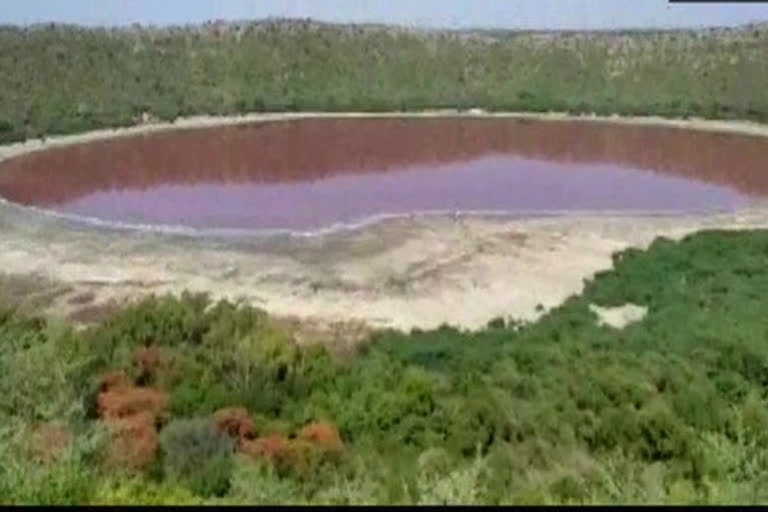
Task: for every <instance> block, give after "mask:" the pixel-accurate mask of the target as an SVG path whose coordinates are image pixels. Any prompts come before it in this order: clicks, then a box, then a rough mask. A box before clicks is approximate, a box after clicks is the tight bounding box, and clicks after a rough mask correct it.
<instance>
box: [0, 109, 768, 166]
mask: <svg viewBox="0 0 768 512" xmlns="http://www.w3.org/2000/svg"><path fill="white" fill-rule="evenodd" d="M440 117H442V118H451V117H460V118H481V119H499V118H502V119H525V120H536V121H586V122H602V123H616V124H632V125H648V126H661V127H675V128H685V129H691V130H703V131H713V132H722V133H735V134H742V135H757V136H764V137H765V136H768V125H767V124H761V123H756V122H752V121H728V120H710V119H700V118H689V119H674V118H664V117H657V116H647V117H625V116H618V115H613V116H598V115H594V114H587V115H572V114H566V113H561V112H546V113H537V112H488V111H484V110H481V109H469V110H461V111H460V110H430V111H421V112H289V113H286V112H279V113H250V114H243V115H237V116H191V117H184V118H179V119H177V120H176V121H175V122H172V123H170V122H149V123H142V124H137V125H134V126H129V127H122V128H113V129H103V130H94V131H90V132H85V133H80V134H73V135H54V136H51V137H47V138H45V139H31V140H27V141H25V142H17V143H14V144H6V145H2V146H0V161H2V160H6V159H8V158H13V157H16V156H21V155H24V154H26V153H31V152H33V151H41V150H45V149H50V148H54V147H59V146H67V145H71V144H82V143H87V142H93V141H97V140H104V139H110V138H115V137H125V136H131V135H141V134H148V133H153V132H161V131H169V130H189V129H196V128H210V127H216V126H227V125H237V124H247V123H259V122H274V121H289V120H298V119H319V118H327V119H332V118H339V119H343V118H390V119H391V118H403V119H419V118H440Z"/></svg>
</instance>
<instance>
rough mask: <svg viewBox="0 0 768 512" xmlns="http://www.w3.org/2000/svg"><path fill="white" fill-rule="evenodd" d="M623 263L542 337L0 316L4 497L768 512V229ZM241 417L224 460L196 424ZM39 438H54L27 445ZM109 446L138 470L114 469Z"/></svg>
mask: <svg viewBox="0 0 768 512" xmlns="http://www.w3.org/2000/svg"><path fill="white" fill-rule="evenodd" d="M614 259H615V261H614V263H615V268H614V270H611V271H606V272H603V273H601V274H599V275H597V276H596V277H595V278H594V279H593V280H591V281H589V282H588V283H587V285H586V287H585V289H584V291H583V293H582V294H581V295H578V296H573V297H571V298H570V299H568V300H567V301H566V302H565V303H564V304H563V305H561V306H560V307H558V308H557V309H555V310H553V311H551V312H549V313H547V314H546V315H545V316H544V317H543V318H541V319H540V320H539V321H537V322H536V323H533V324H529V325H517V324H510V323H506V322H503V321H500V320H497V321H494V322H491V323H489V326H488V327H487V328H485V329H481V330H478V331H473V332H467V331H460V330H457V329H454V328H451V327H449V326H444V327H442V328H440V329H436V330H432V331H414V332H412V333H403V332H396V331H379V332H376V333H374V334H372V335H371V338H370V339H369V341H368V342H367V343H364V344H363V345H361V346H360V347H359V348H358V350H357V353H355V354H354V355H352V356H350V355H345V357H344V358H343V359H336V358H335V357H334V356H333V355H332V354H330V353H328V352H326V351H325V350H324V349H323V348H322V346H318V345H312V346H310V347H303V348H302V347H299V346H297V345H296V343H295V342H294V340H293V339H292V337H291V334H290V331H286V330H284V329H283V327H282V325H281V324H280V323H278V322H275V321H273V320H272V319H271V318H270V317H269V316H268V315H267V314H266V313H264V312H262V311H260V310H257V309H253V308H250V307H247V306H244V305H235V304H229V303H226V302H221V303H218V304H209V303H208V301H207V299H206V298H205V297H203V296H193V295H184V296H182V297H178V298H173V297H164V298H148V299H146V300H145V301H144V302H142V303H140V304H137V305H134V306H132V307H129V308H128V309H124V310H122V311H119V312H117V313H115V314H113V315H112V316H110V317H109V318H108V319H106V320H105V321H103V322H101V323H100V324H98V325H94V326H92V327H90V328H88V329H86V330H83V331H73V330H72V329H71V328H69V327H68V326H66V325H60V324H54V323H51V322H47V321H45V320H44V319H35V318H28V317H26V316H24V315H22V314H20V313H7V314H4V315H2V316H0V366H2V368H3V371H2V372H1V373H0V424H2V425H3V429H2V431H0V438H1V439H2V443H0V447H2V449H0V502H3V503H107V504H120V503H146V504H159V503H209V504H239V503H275V502H277V503H312V504H345V503H481V504H488V503H490V504H504V503H516V504H521V503H530V504H537V503H689V504H693V503H697V504H714V503H741V504H747V503H749V504H753V503H766V502H768V494H766V492H765V489H768V486H766V483H768V435H767V434H766V432H768V406H766V399H767V398H768V345H766V343H765V340H766V339H767V337H768V322H766V320H765V314H764V313H765V310H766V300H767V299H766V297H765V294H764V290H765V289H766V287H768V232H766V231H749V232H733V231H709V232H703V233H699V234H695V235H691V236H689V237H686V238H685V239H683V240H682V241H679V242H673V241H669V240H665V239H658V240H656V241H655V242H654V243H653V244H652V245H651V246H650V247H649V248H648V250H647V251H641V250H634V249H633V250H627V251H624V252H622V253H619V254H617V255H615V258H614ZM626 302H634V303H637V304H640V305H644V306H647V307H648V315H647V316H646V317H645V318H643V319H642V320H641V321H639V322H637V323H635V324H632V325H630V326H628V327H626V328H625V329H623V330H616V329H613V328H610V327H604V326H598V323H597V321H596V320H597V319H596V317H595V315H594V314H593V313H592V312H591V311H590V309H589V305H590V304H592V303H595V304H599V305H602V306H615V305H620V304H624V303H626ZM41 368H45V372H42V373H41V371H40V369H41ZM115 371H122V372H123V377H121V378H122V379H124V381H123V383H122V384H120V385H117V384H113V388H110V389H112V391H111V394H109V393H110V392H105V391H103V389H104V388H103V387H102V388H99V387H98V386H99V382H100V381H103V380H104V378H103V376H104V375H106V374H109V373H110V372H115ZM113 375H114V373H113ZM113 380H114V378H113ZM121 386H122V387H121ZM100 389H101V391H100ZM137 390H138V391H137ZM142 390H143V391H142ZM150 392H151V393H150ZM105 393H107V394H105ZM131 397H134V398H131ZM135 397H144V398H142V400H144V401H143V402H142V401H141V400H137V399H135ZM132 400H133V401H132ZM163 400H167V402H163ZM148 404H149V405H148ZM233 406H236V407H241V408H243V409H244V411H245V412H242V413H237V414H241V415H244V416H239V417H240V419H239V420H238V421H239V423H237V424H238V425H240V426H239V427H238V428H240V429H241V430H240V431H239V432H241V434H242V435H241V434H236V435H234V437H233V438H232V440H231V442H233V443H234V444H227V443H225V442H224V441H223V440H222V439H221V437H217V436H220V435H221V434H217V433H216V431H215V429H214V430H210V429H209V428H208V427H207V426H206V425H212V424H213V425H217V424H218V425H219V426H220V425H221V419H220V418H221V417H222V414H229V417H230V418H234V417H236V416H237V414H235V413H231V412H229V413H222V412H221V411H222V410H223V409H224V410H225V411H226V410H231V409H227V408H231V407H233ZM142 407H143V409H142ZM153 408H154V409H153ZM150 409H151V410H152V411H154V412H153V413H152V414H155V413H157V414H156V415H155V416H153V417H154V423H153V422H150V423H147V424H146V425H145V427H144V428H145V430H146V431H142V430H141V429H140V428H139V427H137V426H136V425H139V424H140V422H139V423H132V425H134V426H133V427H131V428H132V430H131V429H129V430H124V429H123V430H120V428H118V427H119V426H120V425H123V426H125V425H126V424H127V423H126V422H130V421H132V420H131V418H139V417H140V415H141V414H144V415H147V414H149V412H150ZM110 411H111V412H110ZM119 411H123V412H119ZM217 411H218V413H217ZM118 412H119V414H118ZM115 415H117V416H115ZM118 416H119V418H118ZM145 417H146V416H145ZM116 418H117V419H116ZM216 418H219V419H218V420H217V419H216ZM243 418H245V419H243ZM217 421H218V422H219V423H217ZM231 421H234V420H231ZM120 422H123V423H120ZM51 424H55V425H59V426H62V425H63V426H64V429H65V431H66V432H67V433H68V435H69V437H63V438H64V439H68V441H67V442H66V443H63V445H62V446H59V447H51V446H50V445H48V446H46V447H43V448H41V447H40V446H37V445H36V442H35V439H39V436H38V437H35V432H38V431H39V430H40V429H41V428H44V427H46V426H50V425H51ZM230 424H234V423H230ZM307 425H316V426H315V427H312V428H314V432H320V433H322V432H325V434H316V435H315V437H311V436H310V437H307V435H308V434H306V432H308V430H307V429H308V428H310V427H307ZM317 425H321V426H317ZM322 425H325V426H322ZM48 428H50V427H48ZM312 428H310V430H309V431H312ZM246 431H247V432H246ZM334 431H337V432H338V434H339V436H340V437H341V440H342V442H343V450H342V451H341V452H336V451H329V448H328V445H324V444H323V442H322V438H323V437H322V436H323V435H325V436H333V435H335V434H332V433H333V432H334ZM126 432H128V433H127V434H126ZM142 432H143V433H142ZM242 432H246V433H242ZM153 435H156V436H158V438H157V439H156V438H154V437H153ZM121 436H122V437H121ZM238 436H240V437H238ZM317 436H320V437H317ZM153 439H154V441H153ZM158 439H159V440H158ZM171 439H172V441H173V442H171V441H170V440H171ZM121 440H122V441H121ZM160 441H162V442H160ZM120 442H123V443H127V445H125V444H123V445H121V444H120ZM120 446H127V447H128V448H129V453H132V454H136V453H139V452H140V451H141V453H144V454H145V455H147V456H148V457H149V458H148V459H147V460H144V462H143V464H144V465H143V466H132V465H131V464H128V463H126V464H123V465H122V466H120V467H114V466H110V465H109V460H110V459H109V457H110V456H114V454H115V453H116V452H115V450H118V449H119V448H120ZM189 446H193V447H197V448H195V450H197V451H196V452H195V457H198V458H199V460H198V459H195V460H196V461H197V462H196V463H195V464H193V465H191V466H190V465H189V464H187V463H186V459H185V456H184V455H183V453H187V452H189V448H184V447H189ZM179 447H182V448H179ZM228 447H233V448H228ZM54 448H55V449H54ZM182 452H183V453H182ZM198 452H199V453H198ZM43 455H45V457H43ZM185 468H186V469H185Z"/></svg>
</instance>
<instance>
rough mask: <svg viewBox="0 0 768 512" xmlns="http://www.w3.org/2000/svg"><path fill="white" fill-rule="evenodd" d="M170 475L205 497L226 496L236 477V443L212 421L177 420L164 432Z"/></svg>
mask: <svg viewBox="0 0 768 512" xmlns="http://www.w3.org/2000/svg"><path fill="white" fill-rule="evenodd" d="M160 440H161V441H160V442H161V447H162V454H163V461H164V464H165V467H166V471H167V473H168V474H169V475H170V476H171V477H172V478H175V479H177V480H178V481H179V482H180V483H182V484H183V485H185V486H187V487H188V488H189V489H190V490H192V491H193V492H194V493H196V494H198V495H200V496H203V497H209V496H223V495H224V494H226V493H227V492H228V491H229V487H230V481H231V477H232V469H233V462H232V442H231V441H230V440H229V438H227V437H226V436H224V435H222V434H220V433H218V432H216V430H215V429H214V428H213V425H212V424H211V422H210V421H209V420H204V419H187V420H176V421H172V422H171V423H169V424H168V426H166V427H165V428H164V429H163V431H162V432H161V436H160Z"/></svg>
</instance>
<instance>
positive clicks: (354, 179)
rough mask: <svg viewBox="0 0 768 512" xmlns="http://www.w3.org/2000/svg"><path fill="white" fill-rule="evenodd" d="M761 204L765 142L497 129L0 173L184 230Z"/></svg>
mask: <svg viewBox="0 0 768 512" xmlns="http://www.w3.org/2000/svg"><path fill="white" fill-rule="evenodd" d="M766 194H768V144H767V143H766V139H764V138H761V137H754V136H744V135H735V134H717V133H712V132H697V131H689V130H683V129H678V128H668V127H664V128H660V127H651V126H631V125H612V124H605V123H588V122H567V121H562V122H561V121H556V122H555V121H519V120H504V119H444V118H438V119H381V118H379V119H305V120H297V121H280V122H274V123H259V124H248V125H234V126H228V127H214V128H205V129H193V130H180V131H175V132H160V133H158V132H156V133H152V134H146V135H138V136H127V137H119V138H115V139H111V140H103V141H97V142H92V143H89V144H83V145H74V146H68V147H60V148H55V149H51V150H48V151H43V152H37V153H31V154H28V155H25V156H21V157H17V158H14V159H11V160H8V161H6V162H3V163H0V196H2V197H5V198H6V199H8V200H11V201H14V202H17V203H21V204H24V205H29V206H37V207H42V208H45V209H49V210H55V211H58V212H62V213H66V214H72V215H78V216H84V217H91V218H98V219H101V220H105V221H115V222H123V223H126V222H127V223H136V224H156V225H181V226H187V227H192V228H247V229H291V230H312V229H318V228H322V227H327V226H330V225H334V224H338V223H356V222H360V221H364V220H365V219H368V218H371V217H375V216H379V215H387V214H408V213H411V212H425V211H504V212H510V213H519V214H537V213H548V212H560V213H563V212H566V213H567V212H573V213H576V212H580V211H591V212H594V211H611V212H617V213H633V212H643V213H649V212H651V213H652V212H658V213H668V212H693V211H696V212H700V211H712V210H723V209H726V210H730V209H734V208H738V207H741V206H744V205H747V204H748V203H749V202H750V201H751V200H752V199H754V198H756V197H761V196H765V195H766Z"/></svg>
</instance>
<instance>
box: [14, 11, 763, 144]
mask: <svg viewBox="0 0 768 512" xmlns="http://www.w3.org/2000/svg"><path fill="white" fill-rule="evenodd" d="M767 52H768V26H765V25H761V26H751V27H745V28H742V29H730V30H711V31H688V32H682V31H681V32H649V33H607V34H606V33H603V34H598V33H596V34H579V33H568V34H525V33H514V32H510V33H503V32H502V33H496V32H485V33H478V34H475V35H473V36H470V35H468V34H462V33H455V32H445V33H434V32H425V33H418V32H414V31H405V30H399V29H393V28H387V27H365V28H364V27H354V26H334V25H322V24H316V23H308V22H297V21H295V22H272V21H270V22H263V23H241V24H230V25H221V24H209V25H206V26H203V27H183V28H182V27H176V28H140V27H135V28H132V29H85V28H78V27H72V26H60V25H44V26H36V27H29V28H20V27H0V142H11V141H17V140H23V139H25V138H29V137H40V136H45V135H50V134H57V133H71V132H79V131H84V130H89V129H95V128H102V127H111V126H123V125H131V124H134V123H137V122H139V121H140V120H142V119H143V118H144V114H145V113H146V116H147V118H148V119H162V120H173V119H175V118H176V117H177V116H188V115H197V114H217V115H223V114H234V113H242V112H252V111H283V110H291V111H296V110H322V111H335V110H353V111H391V110H418V109H426V108H472V107H479V108H485V109H488V110H525V111H549V110H558V111H571V112H596V113H600V114H613V113H618V114H658V115H665V116H702V117H715V118H748V119H756V120H763V121H765V120H768V59H765V55H766V53H767Z"/></svg>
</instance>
